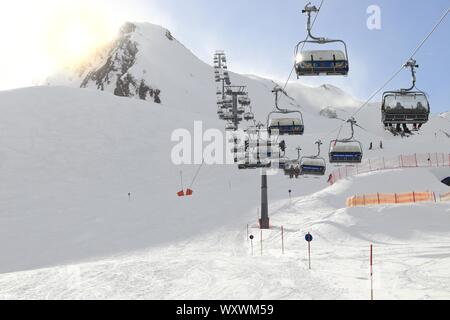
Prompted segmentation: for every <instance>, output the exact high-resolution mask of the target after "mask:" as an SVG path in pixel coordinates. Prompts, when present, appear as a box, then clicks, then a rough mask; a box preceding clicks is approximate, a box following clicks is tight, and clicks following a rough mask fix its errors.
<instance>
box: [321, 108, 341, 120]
mask: <svg viewBox="0 0 450 320" xmlns="http://www.w3.org/2000/svg"><path fill="white" fill-rule="evenodd" d="M319 114H320V115H321V116H322V117H326V118H329V119H337V118H338V113H337V111H336V110H335V109H333V108H332V107H328V108H325V109H323V110H321V111H320V113H319Z"/></svg>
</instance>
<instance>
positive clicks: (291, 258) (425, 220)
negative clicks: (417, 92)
mask: <svg viewBox="0 0 450 320" xmlns="http://www.w3.org/2000/svg"><path fill="white" fill-rule="evenodd" d="M134 25H135V27H136V29H134V30H133V28H132V27H131V29H128V30H126V31H125V38H124V39H125V40H124V39H122V40H123V41H124V42H123V43H128V44H129V42H127V40H126V39H128V40H130V41H135V42H136V48H138V49H139V51H138V52H137V53H136V56H135V60H134V63H133V64H132V66H130V68H128V69H127V70H126V72H125V73H123V74H122V71H123V70H121V66H122V64H121V63H119V65H116V64H115V63H112V64H109V66H114V67H113V68H107V69H108V70H106V71H107V72H106V73H105V74H106V76H105V77H98V75H99V74H98V75H97V74H96V72H97V71H99V66H101V64H99V65H96V63H92V64H91V66H90V67H88V68H87V69H86V70H84V71H83V72H84V73H83V74H82V76H80V77H75V75H70V77H72V78H71V79H66V80H65V81H63V80H61V79H62V78H61V77H60V78H59V79H57V80H58V81H56V80H55V81H53V80H52V79H50V84H55V83H61V84H66V85H70V86H72V88H69V87H58V86H44V87H37V88H29V89H21V90H14V91H8V92H0V112H1V114H2V117H1V118H0V155H1V157H0V176H1V177H2V184H1V185H0V228H1V230H2V232H1V233H0V256H1V257H2V259H1V263H0V273H2V274H1V275H0V298H9V297H12V298H227V299H229V298H256V299H260V298H266V299H269V298H275V299H277V298H286V299H311V298H313V299H324V298H331V299H333V298H359V299H364V298H366V297H367V280H368V279H367V270H368V267H367V248H368V245H369V244H370V243H371V242H373V243H375V244H376V246H377V247H378V250H384V251H383V252H379V255H381V256H383V257H384V259H383V262H381V261H380V262H377V263H380V264H379V265H378V266H377V267H378V270H377V274H378V276H379V277H383V278H379V279H378V281H376V285H377V286H378V287H377V292H381V294H380V296H379V298H382V297H385V298H408V297H415V298H425V299H426V298H449V296H448V292H449V290H448V289H449V286H448V281H446V279H448V276H447V274H446V270H447V269H448V267H449V264H450V261H449V257H448V254H447V253H446V252H445V251H446V250H448V247H447V246H446V245H445V243H447V242H448V240H449V238H450V227H448V226H449V225H450V224H449V223H448V222H449V221H448V217H449V216H448V213H449V206H448V205H445V204H439V205H437V206H435V205H429V204H424V205H418V206H405V207H395V206H387V207H378V208H355V209H346V208H345V199H346V197H348V196H351V195H353V194H355V193H357V194H359V193H364V192H369V193H372V192H378V191H381V192H390V191H392V192H408V191H414V190H412V189H416V190H418V191H422V190H432V191H436V192H448V187H446V186H445V185H443V184H442V183H440V177H441V176H445V175H447V176H450V173H449V172H448V171H447V169H443V168H441V169H439V171H436V170H426V169H421V170H415V169H408V170H405V171H391V172H380V173H373V174H369V175H364V176H359V177H356V178H352V179H349V180H346V181H341V182H339V183H338V184H336V185H334V186H332V187H328V186H327V184H326V178H320V179H313V178H311V179H310V178H302V179H300V180H288V179H286V178H285V177H284V176H282V175H276V176H271V177H270V179H269V188H270V201H271V204H272V205H271V215H272V216H273V221H272V222H273V226H274V229H273V230H272V231H270V232H267V233H265V238H266V239H268V240H267V243H266V245H267V250H268V251H267V253H266V254H265V256H264V257H263V258H257V257H251V254H250V245H249V243H248V241H247V239H246V225H247V224H250V225H253V226H254V223H255V220H256V212H257V207H258V205H259V201H260V176H259V172H258V171H251V172H242V171H241V172H239V171H238V170H237V168H236V167H235V166H222V165H217V166H205V167H204V168H203V170H202V171H201V172H200V175H199V179H198V181H197V182H196V184H195V185H194V187H193V188H194V191H195V194H194V197H191V198H184V199H179V198H177V197H176V192H177V191H179V189H180V185H179V184H180V183H179V173H180V170H182V171H183V172H184V178H185V184H186V185H187V186H188V184H189V183H190V182H191V180H192V178H193V176H194V175H195V172H196V171H197V167H196V166H181V167H179V166H175V165H173V164H172V162H171V159H170V155H171V149H172V147H173V146H174V145H175V144H174V143H172V142H171V135H172V133H173V131H174V130H175V129H178V128H186V129H188V130H190V131H192V130H193V125H194V121H197V120H201V121H203V127H204V129H208V128H218V129H221V130H223V128H224V123H223V122H222V121H219V120H218V119H217V114H216V105H215V98H216V97H215V91H216V90H215V89H216V88H215V83H214V81H213V69H212V67H210V66H209V65H208V64H206V63H204V62H202V61H200V60H198V59H197V58H196V57H195V56H194V55H193V54H192V53H191V52H190V51H189V50H187V49H186V48H185V47H184V46H182V45H181V44H180V43H179V42H177V41H176V40H171V39H170V37H169V34H167V31H166V30H165V29H163V28H160V27H156V26H153V25H150V24H134ZM129 27H130V26H129ZM119 47H120V46H119ZM117 48H118V47H117V46H116V47H114V46H113V47H111V48H110V49H109V50H112V51H107V53H108V52H115V53H118V52H119V51H115V49H117ZM122 48H123V47H122ZM126 48H127V45H125V49H126ZM121 52H122V51H121ZM122 53H123V52H122ZM113 56H114V55H113ZM118 56H120V54H119V55H118ZM108 57H111V56H108V55H107V54H105V55H104V57H103V58H102V59H103V60H102V61H103V63H106V62H107V61H108ZM122 58H123V56H122ZM100 60H101V59H100ZM132 60H133V59H132ZM231 60H232V59H231ZM118 61H120V62H123V60H121V59H119V60H118ZM115 62H117V61H115ZM231 66H232V63H231ZM116 69H117V70H116ZM144 70H145V72H144ZM94 74H95V76H94ZM105 74H103V75H105ZM119 74H120V77H122V76H123V75H124V76H125V77H126V76H127V75H130V76H132V77H133V79H137V82H136V83H141V82H140V80H145V84H146V85H147V86H149V87H151V88H153V89H155V90H156V89H158V90H160V91H161V92H160V95H159V97H160V98H161V102H162V103H161V104H158V103H154V99H150V98H149V97H150V96H149V95H147V101H143V100H140V99H130V98H124V97H117V96H114V95H113V93H114V92H115V91H116V89H117V86H116V84H117V76H118V75H119ZM54 79H56V78H54ZM105 79H109V80H110V81H111V82H110V83H109V84H108V82H107V81H106V82H104V80H105ZM124 79H125V78H124ZM231 79H232V81H233V83H235V84H245V85H248V88H249V93H250V97H251V98H252V101H253V110H254V112H255V114H256V117H257V119H258V120H259V121H262V122H265V121H266V117H267V113H268V112H269V111H270V110H272V108H273V95H272V92H271V91H272V89H273V87H274V85H275V83H274V82H273V81H271V80H267V79H260V78H257V77H245V76H241V75H237V74H234V73H231ZM84 80H87V81H84ZM97 80H102V81H101V83H100V84H101V85H103V89H104V91H101V90H98V83H97ZM122 80H123V79H122ZM59 81H61V82H59ZM83 81H84V83H85V84H86V85H85V86H86V87H87V88H84V89H80V88H79V87H80V86H81V84H82V83H83ZM129 84H130V86H129V87H128V88H129V89H130V90H131V92H134V93H136V92H137V93H139V88H140V87H139V86H137V87H135V86H134V85H133V83H132V82H130V83H129ZM100 89H102V87H101V86H100ZM136 90H137V91H136ZM144 91H145V90H144ZM147 93H148V94H150V93H149V91H147ZM288 93H289V95H290V96H291V97H290V98H288V97H283V99H282V100H281V102H280V105H281V106H282V107H289V108H300V110H302V111H303V114H304V119H305V124H306V133H305V136H304V137H301V138H292V139H290V140H289V141H288V146H289V148H290V150H289V151H290V152H292V151H293V149H294V148H295V147H296V146H297V145H300V146H301V147H302V148H303V150H304V154H315V152H316V150H315V145H314V142H315V141H316V140H317V139H319V138H320V139H322V140H323V141H324V143H325V144H328V143H329V142H330V140H331V139H334V138H336V136H337V134H338V132H339V131H340V130H339V129H340V127H341V125H342V122H341V121H340V120H338V119H330V117H327V114H324V113H322V114H320V113H321V111H322V110H323V109H324V108H328V107H330V108H331V109H329V110H330V111H331V112H332V111H333V110H336V111H337V113H338V116H339V117H343V118H346V117H348V116H349V115H351V114H352V113H353V112H354V111H355V110H356V108H357V107H358V105H359V102H358V101H357V100H356V99H353V98H351V97H349V95H348V94H346V93H344V92H342V91H341V90H340V89H338V88H335V87H332V86H323V87H319V88H308V87H304V86H301V85H297V84H295V85H291V86H289V87H288ZM116 94H117V92H116ZM130 96H132V97H133V96H134V97H135V94H134V95H130ZM138 96H139V94H138ZM153 98H154V97H153ZM357 120H358V122H359V123H360V124H361V126H363V127H364V128H365V129H366V131H363V130H360V129H357V137H358V139H360V140H361V141H362V143H363V144H364V146H365V157H366V158H379V157H382V156H393V155H399V154H413V153H416V152H448V151H449V150H450V139H449V138H448V137H447V136H446V135H445V134H441V133H440V132H441V130H442V131H445V132H449V131H450V123H449V122H448V120H447V119H445V118H443V117H435V116H433V117H432V118H431V120H430V123H429V124H427V125H426V126H424V128H423V131H422V132H421V133H420V134H418V135H416V136H413V137H410V138H405V139H402V138H400V137H392V136H391V135H389V134H387V133H386V132H385V131H384V130H383V128H382V126H381V124H380V114H379V106H377V104H373V105H371V106H369V107H368V108H365V109H364V110H362V111H361V112H360V113H359V114H358V116H357ZM348 134H349V130H348V129H347V128H346V127H345V128H343V129H342V131H341V137H345V136H347V135H348ZM380 140H383V142H384V146H385V148H384V149H383V150H377V149H376V150H374V151H370V152H369V151H368V150H367V149H368V145H369V143H370V142H374V145H375V146H377V145H378V143H377V142H378V141H380ZM325 149H326V147H325ZM323 152H324V154H325V153H326V150H323ZM333 169H334V168H333V167H332V166H329V168H328V172H327V173H330V172H331V170H333ZM185 187H186V186H185ZM288 190H292V191H293V200H292V202H291V201H289V200H286V198H287V196H288ZM129 192H131V201H130V200H129V199H128V193H129ZM282 225H283V226H284V227H285V228H286V231H287V237H288V238H287V254H286V256H284V257H282V256H281V255H280V241H279V228H280V227H281V226H282ZM308 231H311V232H313V233H314V235H316V241H315V242H314V247H315V256H314V260H315V262H314V270H313V271H312V272H309V271H308V270H307V269H306V268H305V266H306V261H305V248H304V247H303V246H302V244H304V240H303V237H304V234H305V232H308ZM251 232H255V235H256V234H258V235H259V232H258V231H256V230H254V229H252V230H251ZM316 250H317V251H316ZM377 259H378V258H377ZM433 262H434V264H433ZM436 262H437V263H436ZM425 270H428V271H425ZM427 272H428V273H427ZM394 279H400V280H398V281H397V282H395V281H393V280H394ZM199 284H201V285H199ZM305 286H308V287H309V288H311V290H310V291H308V292H305V291H304V290H301V288H302V287H305Z"/></svg>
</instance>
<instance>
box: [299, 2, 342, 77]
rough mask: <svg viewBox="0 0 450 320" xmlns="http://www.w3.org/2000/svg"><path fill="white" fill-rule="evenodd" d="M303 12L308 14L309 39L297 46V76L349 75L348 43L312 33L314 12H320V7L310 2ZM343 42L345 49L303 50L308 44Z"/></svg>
mask: <svg viewBox="0 0 450 320" xmlns="http://www.w3.org/2000/svg"><path fill="white" fill-rule="evenodd" d="M302 13H304V14H306V15H307V16H308V22H307V30H308V36H309V37H308V39H306V40H304V41H301V42H299V43H298V44H297V46H296V47H295V70H296V73H297V78H300V77H303V76H322V75H325V76H347V75H348V73H349V70H350V68H349V59H348V49H347V44H346V43H345V42H344V41H343V40H333V39H327V38H324V37H315V36H313V35H312V23H311V17H312V14H318V13H319V9H317V7H316V6H313V5H311V3H308V4H307V5H306V7H305V9H304V10H303V11H302ZM330 43H341V44H342V45H343V47H344V50H343V51H342V50H312V51H303V48H304V46H305V45H306V44H319V45H326V44H330Z"/></svg>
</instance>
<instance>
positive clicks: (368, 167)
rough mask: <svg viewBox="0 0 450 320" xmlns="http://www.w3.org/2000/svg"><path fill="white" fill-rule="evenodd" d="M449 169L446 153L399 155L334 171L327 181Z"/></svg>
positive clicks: (367, 161) (449, 160) (448, 156)
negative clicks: (395, 171) (403, 170)
mask: <svg viewBox="0 0 450 320" xmlns="http://www.w3.org/2000/svg"><path fill="white" fill-rule="evenodd" d="M433 167H435V168H436V167H450V154H446V153H423V154H413V155H401V156H398V157H383V158H378V159H367V160H364V161H363V162H362V163H361V164H358V165H355V166H346V167H341V168H339V169H337V170H335V171H334V172H333V173H332V174H331V175H330V179H329V181H328V182H329V183H330V184H335V183H336V182H338V181H339V180H342V179H346V178H348V177H353V176H357V175H360V174H364V173H369V172H373V171H382V170H391V169H401V168H433Z"/></svg>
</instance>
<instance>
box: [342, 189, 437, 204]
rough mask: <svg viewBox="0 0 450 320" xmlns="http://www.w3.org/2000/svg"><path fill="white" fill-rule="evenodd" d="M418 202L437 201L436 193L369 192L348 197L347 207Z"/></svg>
mask: <svg viewBox="0 0 450 320" xmlns="http://www.w3.org/2000/svg"><path fill="white" fill-rule="evenodd" d="M418 202H436V195H435V194H434V193H433V192H410V193H394V194H387V193H377V194H367V195H360V196H353V197H350V198H348V199H347V207H348V208H353V207H366V206H374V205H384V204H406V203H418Z"/></svg>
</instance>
